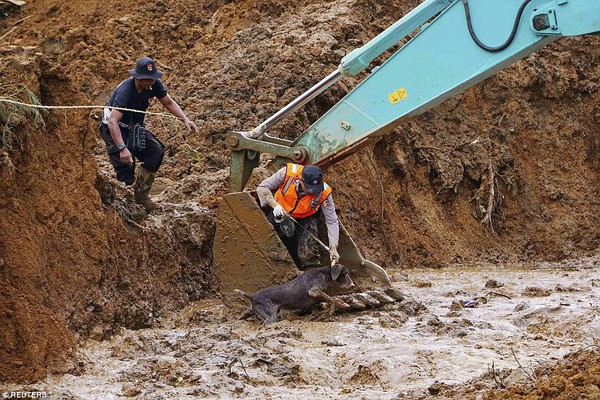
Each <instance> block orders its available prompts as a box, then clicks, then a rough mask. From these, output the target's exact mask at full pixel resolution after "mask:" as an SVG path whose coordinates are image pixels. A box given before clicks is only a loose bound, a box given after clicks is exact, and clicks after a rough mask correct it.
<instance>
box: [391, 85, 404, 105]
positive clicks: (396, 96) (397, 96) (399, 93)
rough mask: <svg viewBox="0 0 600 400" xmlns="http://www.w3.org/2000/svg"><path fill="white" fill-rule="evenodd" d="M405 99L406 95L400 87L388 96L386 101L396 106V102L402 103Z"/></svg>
mask: <svg viewBox="0 0 600 400" xmlns="http://www.w3.org/2000/svg"><path fill="white" fill-rule="evenodd" d="M407 97H408V94H407V93H406V90H405V89H404V88H403V87H401V88H400V89H398V90H396V91H395V92H393V93H390V94H388V99H389V100H390V103H392V104H396V103H397V102H399V101H402V100H404V99H405V98H407Z"/></svg>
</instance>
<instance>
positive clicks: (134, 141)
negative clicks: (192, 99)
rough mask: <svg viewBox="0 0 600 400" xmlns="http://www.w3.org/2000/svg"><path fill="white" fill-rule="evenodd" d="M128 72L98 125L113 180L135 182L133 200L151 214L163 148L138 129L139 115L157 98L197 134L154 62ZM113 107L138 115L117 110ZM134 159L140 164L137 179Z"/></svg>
mask: <svg viewBox="0 0 600 400" xmlns="http://www.w3.org/2000/svg"><path fill="white" fill-rule="evenodd" d="M129 73H130V74H131V75H132V76H131V77H130V78H129V79H126V80H125V81H123V82H121V84H120V85H119V86H118V87H117V88H116V89H115V91H114V92H113V94H112V96H111V97H110V99H109V100H108V107H107V108H105V109H104V115H103V118H102V124H101V125H100V134H101V136H102V139H103V140H104V142H105V143H106V150H107V152H108V155H109V157H110V162H111V164H112V165H113V167H114V168H115V171H116V172H117V180H119V181H121V182H123V183H124V184H125V185H131V184H134V182H135V184H134V186H133V188H134V194H135V201H136V202H137V203H139V204H141V205H143V206H144V207H145V208H146V209H147V210H148V211H151V210H154V209H156V208H158V206H157V205H156V204H155V203H154V202H153V201H152V200H150V195H149V194H150V189H151V187H152V183H153V182H154V177H155V176H156V172H157V171H158V168H159V167H160V165H161V163H162V160H163V157H164V146H163V145H162V143H160V141H158V139H157V138H156V137H155V136H154V134H152V132H150V131H148V130H145V129H143V128H142V129H140V126H141V127H143V124H144V117H145V115H146V114H144V113H143V112H144V111H146V110H147V109H148V107H149V106H150V104H151V103H152V101H153V100H154V98H157V99H158V101H160V103H161V104H162V105H163V106H164V107H165V108H166V109H167V110H168V111H169V112H170V113H171V114H173V115H174V116H176V117H178V118H179V119H181V120H182V121H183V123H184V124H185V126H186V128H188V130H189V131H190V132H192V133H196V132H198V127H196V124H194V123H193V122H192V121H190V119H189V118H188V117H187V116H186V115H185V113H184V112H183V111H182V110H181V107H179V105H178V104H177V103H176V102H175V101H174V100H173V99H172V98H171V96H169V94H168V93H167V89H166V88H165V87H164V85H163V84H162V82H161V81H160V77H161V76H163V73H162V72H161V71H159V70H158V68H156V61H154V60H153V59H151V58H150V57H143V58H141V59H139V60H138V61H137V63H136V65H135V69H132V70H130V71H129ZM113 107H115V108H113ZM116 108H127V109H133V110H139V111H142V112H135V111H121V110H118V109H116ZM135 159H138V160H140V161H141V162H142V165H140V167H139V168H138V173H137V177H136V176H135Z"/></svg>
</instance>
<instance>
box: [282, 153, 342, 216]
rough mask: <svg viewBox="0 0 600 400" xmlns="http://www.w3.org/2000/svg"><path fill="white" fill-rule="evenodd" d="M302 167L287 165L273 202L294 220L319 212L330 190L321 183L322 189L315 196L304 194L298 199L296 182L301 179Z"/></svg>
mask: <svg viewBox="0 0 600 400" xmlns="http://www.w3.org/2000/svg"><path fill="white" fill-rule="evenodd" d="M303 169H304V166H303V165H299V164H293V163H289V164H288V165H287V167H286V171H285V180H284V181H283V185H281V186H280V187H279V189H278V190H277V192H276V193H275V196H274V197H275V200H277V202H278V203H279V204H281V206H282V207H283V208H284V209H285V210H286V211H287V212H288V213H290V215H291V216H292V217H294V218H306V217H308V216H310V215H313V214H314V213H316V212H317V210H319V207H321V204H322V203H323V202H324V201H325V199H326V198H327V196H329V194H330V193H331V192H332V189H331V188H330V187H329V185H327V184H326V183H325V182H323V185H324V189H323V191H322V192H321V193H317V194H316V195H311V194H306V195H305V196H304V197H302V198H300V199H298V192H297V191H296V186H297V185H296V180H297V179H300V178H301V177H302V170H303Z"/></svg>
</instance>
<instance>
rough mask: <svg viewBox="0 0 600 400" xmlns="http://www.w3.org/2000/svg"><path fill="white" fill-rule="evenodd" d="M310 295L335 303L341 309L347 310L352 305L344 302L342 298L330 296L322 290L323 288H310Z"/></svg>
mask: <svg viewBox="0 0 600 400" xmlns="http://www.w3.org/2000/svg"><path fill="white" fill-rule="evenodd" d="M308 295H309V296H310V297H312V298H313V299H316V300H323V301H326V302H327V303H329V304H334V305H335V307H337V308H338V309H340V310H346V309H348V308H350V306H349V305H348V304H346V303H344V302H343V301H342V300H340V299H337V298H334V297H331V296H329V295H328V294H327V293H325V292H324V291H322V290H321V289H315V288H313V289H310V290H309V291H308Z"/></svg>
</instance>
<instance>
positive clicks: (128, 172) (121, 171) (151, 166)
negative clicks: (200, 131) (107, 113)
mask: <svg viewBox="0 0 600 400" xmlns="http://www.w3.org/2000/svg"><path fill="white" fill-rule="evenodd" d="M119 128H120V129H121V137H122V138H123V141H124V142H125V144H127V148H128V149H129V151H130V152H131V154H132V155H133V164H131V165H127V164H125V163H122V162H121V159H120V157H119V151H118V150H117V146H116V145H115V143H114V142H113V140H112V137H111V136H110V130H109V129H108V125H106V124H104V123H102V124H100V136H101V137H102V140H104V143H106V152H107V153H108V156H109V158H110V163H111V164H112V166H113V167H114V169H115V171H116V172H117V180H118V181H120V182H123V183H124V184H125V185H131V184H133V182H135V161H136V159H138V160H140V161H141V162H142V163H143V164H142V167H144V168H145V169H147V170H148V171H150V172H156V171H158V168H159V167H160V164H161V163H162V160H163V157H164V155H165V148H164V146H163V145H162V143H161V142H159V141H158V139H156V137H155V136H154V135H153V134H152V132H150V131H148V130H147V131H146V147H145V148H144V150H141V151H133V150H132V149H131V147H130V146H129V140H128V139H129V129H128V128H124V127H122V126H119Z"/></svg>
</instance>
